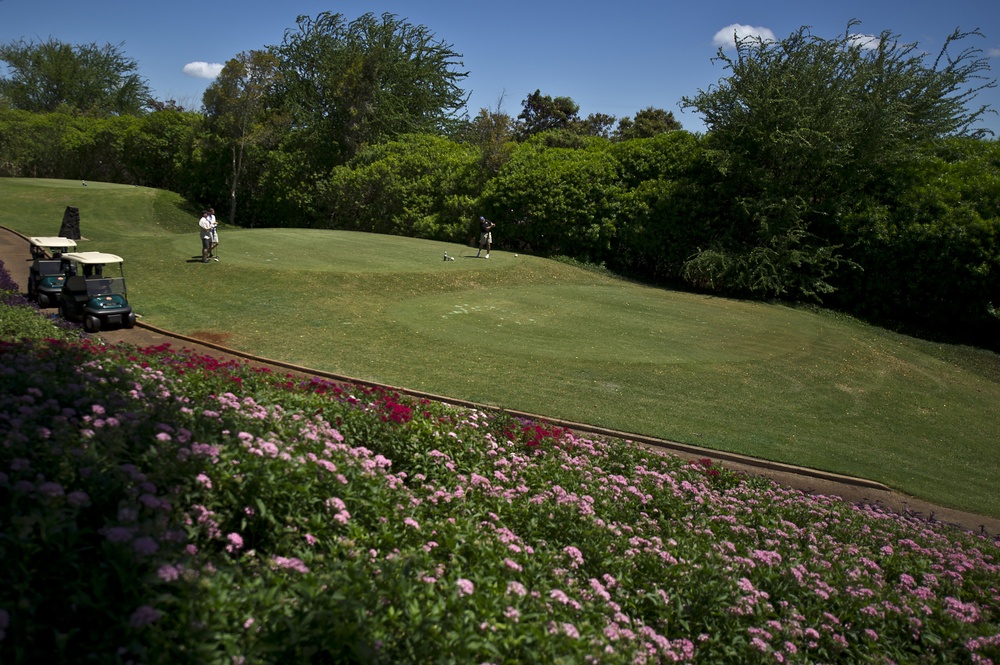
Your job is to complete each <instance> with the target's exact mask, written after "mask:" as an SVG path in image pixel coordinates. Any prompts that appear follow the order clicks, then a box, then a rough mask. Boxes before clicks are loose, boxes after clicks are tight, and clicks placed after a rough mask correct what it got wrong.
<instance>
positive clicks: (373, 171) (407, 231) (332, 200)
mask: <svg viewBox="0 0 1000 665" xmlns="http://www.w3.org/2000/svg"><path fill="white" fill-rule="evenodd" d="M478 159H479V153H478V151H477V150H476V149H475V148H472V147H470V146H467V145H463V144H459V143H454V142H452V141H449V140H447V139H443V138H438V137H434V136H428V135H409V136H404V137H402V138H401V139H399V140H398V141H391V142H388V143H383V144H379V145H375V146H371V147H369V148H366V149H364V150H362V151H361V153H360V154H358V155H357V156H356V157H355V158H354V159H352V160H351V161H350V163H348V164H347V165H346V166H340V167H336V168H335V169H334V170H333V172H332V173H331V175H330V177H329V178H328V179H327V180H326V181H324V182H323V183H322V186H321V188H320V192H321V193H320V194H319V196H318V198H319V205H320V207H321V209H322V211H323V217H324V219H323V220H322V221H320V222H318V223H319V224H320V225H321V226H325V227H328V228H334V229H346V230H351V231H369V232H373V233H389V234H393V235H403V236H412V237H416V238H431V239H436V240H451V241H454V242H465V241H466V239H467V236H468V235H469V233H470V229H471V225H470V222H471V220H472V219H473V217H474V216H475V213H476V210H475V201H476V196H477V194H478V191H477V190H476V189H475V186H476V184H477V174H478V173H479V169H478Z"/></svg>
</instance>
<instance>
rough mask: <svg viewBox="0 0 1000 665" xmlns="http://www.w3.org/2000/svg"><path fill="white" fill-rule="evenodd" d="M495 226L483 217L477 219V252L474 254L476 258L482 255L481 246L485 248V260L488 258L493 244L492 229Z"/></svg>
mask: <svg viewBox="0 0 1000 665" xmlns="http://www.w3.org/2000/svg"><path fill="white" fill-rule="evenodd" d="M494 227H496V224H494V223H493V222H491V221H490V220H488V219H486V218H485V217H480V218H479V251H478V252H476V258H477V259H478V258H479V255H480V254H482V253H483V245H485V246H486V258H490V246H491V245H492V244H493V229H494Z"/></svg>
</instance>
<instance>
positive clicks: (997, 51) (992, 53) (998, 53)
mask: <svg viewBox="0 0 1000 665" xmlns="http://www.w3.org/2000/svg"><path fill="white" fill-rule="evenodd" d="M986 55H987V56H989V57H991V58H1000V48H991V49H989V50H988V51H986Z"/></svg>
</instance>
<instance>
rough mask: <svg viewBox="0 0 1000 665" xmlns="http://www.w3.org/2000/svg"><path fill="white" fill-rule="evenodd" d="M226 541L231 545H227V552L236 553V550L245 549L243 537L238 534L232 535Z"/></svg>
mask: <svg viewBox="0 0 1000 665" xmlns="http://www.w3.org/2000/svg"><path fill="white" fill-rule="evenodd" d="M226 540H228V541H229V544H228V545H226V551H227V552H235V551H236V550H239V549H243V536H241V535H240V534H238V533H231V534H229V535H227V536H226Z"/></svg>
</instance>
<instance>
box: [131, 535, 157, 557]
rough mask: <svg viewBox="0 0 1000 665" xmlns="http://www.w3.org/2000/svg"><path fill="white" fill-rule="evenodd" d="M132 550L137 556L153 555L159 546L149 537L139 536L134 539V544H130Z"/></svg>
mask: <svg viewBox="0 0 1000 665" xmlns="http://www.w3.org/2000/svg"><path fill="white" fill-rule="evenodd" d="M132 549H134V550H135V551H136V553H137V554H147V555H148V554H155V553H156V552H157V551H158V550H159V549H160V546H159V545H158V544H157V543H156V541H155V540H153V539H152V538H150V537H149V536H140V537H139V538H136V539H135V542H133V543H132Z"/></svg>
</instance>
